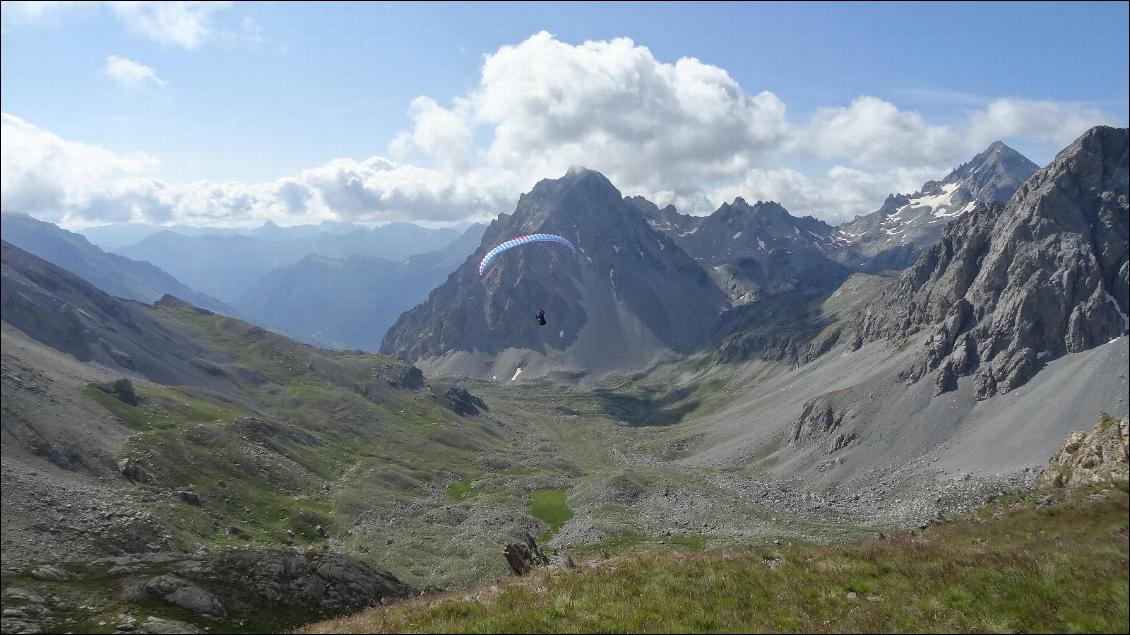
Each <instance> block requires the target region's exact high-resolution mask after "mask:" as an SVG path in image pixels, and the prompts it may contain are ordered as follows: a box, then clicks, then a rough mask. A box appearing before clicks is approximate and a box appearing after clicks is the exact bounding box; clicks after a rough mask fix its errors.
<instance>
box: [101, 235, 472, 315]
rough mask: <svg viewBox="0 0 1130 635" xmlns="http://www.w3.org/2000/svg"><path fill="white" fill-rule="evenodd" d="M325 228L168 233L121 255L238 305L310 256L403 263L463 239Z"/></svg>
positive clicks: (145, 240) (134, 246)
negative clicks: (257, 287) (278, 271)
mask: <svg viewBox="0 0 1130 635" xmlns="http://www.w3.org/2000/svg"><path fill="white" fill-rule="evenodd" d="M320 227H321V226H320V225H307V226H301V227H298V228H282V227H278V226H277V225H274V224H272V223H268V224H266V225H264V226H263V227H261V228H258V229H257V230H256V231H254V232H250V233H234V232H222V233H207V234H200V235H195V236H186V235H184V234H181V233H178V232H176V231H168V230H166V231H160V232H157V233H154V234H151V235H149V236H147V237H146V238H144V239H143V240H141V241H140V242H138V243H137V244H134V245H130V246H128V247H123V248H121V249H120V250H119V253H121V254H123V255H125V256H128V257H130V258H134V259H137V260H145V261H148V262H151V263H153V264H155V265H157V266H158V267H160V268H161V269H164V270H165V271H168V272H169V273H171V274H172V275H174V276H176V277H177V278H178V279H179V280H181V281H183V282H184V283H185V284H187V285H189V286H190V287H192V288H193V289H197V290H199V291H202V292H204V293H208V294H209V295H213V296H215V297H217V298H220V299H221V300H224V301H225V302H229V303H232V304H238V303H239V302H240V301H241V298H242V297H243V296H244V294H246V293H247V292H248V291H250V290H251V288H252V287H253V286H254V285H255V284H256V283H257V282H258V281H259V280H260V279H261V278H262V277H263V276H265V275H267V274H268V273H270V272H271V271H274V270H275V269H278V268H280V267H286V266H289V265H292V264H294V263H296V262H298V261H300V260H302V259H303V258H305V257H306V256H312V255H316V256H326V257H330V258H346V257H350V256H362V257H377V258H383V259H386V260H392V261H400V260H403V259H405V258H407V257H409V256H412V255H414V254H421V253H427V252H431V251H435V250H437V249H441V248H443V247H444V246H446V245H447V244H448V243H450V242H452V241H453V240H455V239H456V238H458V237H459V232H457V231H456V230H454V229H451V228H443V229H428V228H424V227H420V226H418V225H413V224H410V223H390V224H388V225H382V226H380V227H375V228H372V229H367V228H361V229H357V228H354V229H351V230H348V231H339V230H341V229H343V228H341V227H335V229H334V231H319V230H318V229H317V228H320Z"/></svg>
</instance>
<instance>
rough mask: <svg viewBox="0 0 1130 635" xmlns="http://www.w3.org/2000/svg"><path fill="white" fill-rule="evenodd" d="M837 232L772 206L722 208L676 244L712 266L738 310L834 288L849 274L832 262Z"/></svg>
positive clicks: (727, 205) (743, 204)
mask: <svg viewBox="0 0 1130 635" xmlns="http://www.w3.org/2000/svg"><path fill="white" fill-rule="evenodd" d="M834 233H835V230H834V229H833V228H832V227H831V226H830V225H828V224H827V223H825V222H823V221H820V220H817V219H815V218H812V217H811V216H804V217H797V216H793V215H791V214H789V212H788V211H787V210H785V208H784V207H782V206H781V205H780V204H778V203H774V202H762V201H757V203H755V204H753V205H750V204H749V203H747V202H746V201H745V200H744V199H742V198H741V197H738V198H735V199H734V202H733V203H723V204H722V206H721V207H719V208H718V209H717V210H716V211H715V212H714V213H713V214H711V215H710V216H707V217H705V218H702V219H701V220H700V222H699V223H698V226H697V227H696V228H695V229H694V230H692V231H690V232H687V233H685V234H682V235H680V237H679V238H677V239H676V242H678V243H679V245H680V246H682V247H683V249H684V250H686V252H687V253H688V254H690V255H691V256H693V257H694V258H695V259H696V260H698V261H699V262H701V263H702V264H703V265H704V266H706V267H708V268H709V270H710V273H711V276H713V277H714V279H715V281H716V282H717V283H718V285H719V286H720V287H721V288H722V289H723V290H724V291H725V292H726V293H727V295H728V296H729V297H730V301H731V302H732V303H734V304H735V305H742V304H749V303H751V302H756V301H757V300H758V299H760V298H763V297H765V296H768V295H774V294H779V293H790V292H801V293H806V292H811V291H816V290H822V289H834V288H835V287H836V286H838V285H839V284H840V283H841V282H843V281H844V279H846V278H847V276H848V273H849V271H848V269H847V268H846V267H845V266H844V265H842V264H840V263H839V262H837V261H835V260H833V259H832V257H831V256H830V254H831V253H832V252H834V250H835V249H836V245H835V240H834V238H833V235H834Z"/></svg>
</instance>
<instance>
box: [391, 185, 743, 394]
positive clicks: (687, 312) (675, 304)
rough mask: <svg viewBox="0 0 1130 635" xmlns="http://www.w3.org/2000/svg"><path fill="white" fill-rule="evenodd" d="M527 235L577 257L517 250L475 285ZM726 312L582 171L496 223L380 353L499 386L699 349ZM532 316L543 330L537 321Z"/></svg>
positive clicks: (695, 268) (686, 264)
mask: <svg viewBox="0 0 1130 635" xmlns="http://www.w3.org/2000/svg"><path fill="white" fill-rule="evenodd" d="M532 233H550V234H558V235H560V236H563V237H565V238H566V239H568V240H569V241H571V242H572V243H573V244H574V245H575V246H576V249H577V251H576V253H575V254H574V253H573V252H571V251H570V250H568V249H567V248H563V247H561V246H558V245H543V244H535V245H532V246H524V247H520V248H517V249H513V250H510V251H508V252H506V253H504V254H502V255H501V256H500V257H499V258H497V259H496V260H495V261H494V263H492V265H491V266H490V268H489V269H488V270H487V271H486V273H485V275H483V276H482V277H481V278H480V277H479V274H478V264H479V261H480V260H481V259H482V257H483V256H484V255H485V254H486V252H488V251H489V250H490V249H492V248H493V247H494V246H496V245H498V244H500V243H502V242H504V241H506V240H509V239H511V238H514V237H515V236H519V235H524V234H532ZM725 305H726V298H725V297H724V296H723V294H722V293H721V291H720V290H719V289H718V288H717V287H716V286H715V284H714V283H713V282H712V281H711V279H710V277H709V276H708V275H707V274H706V273H705V272H704V271H703V270H702V268H701V267H699V265H698V264H697V263H696V262H695V261H694V260H693V259H692V258H691V257H690V256H688V255H687V254H686V253H684V252H683V250H682V249H681V248H679V246H678V245H676V244H675V242H674V241H672V240H671V239H670V238H669V237H668V236H666V235H665V234H663V233H660V232H657V231H655V230H654V229H652V227H651V226H650V225H649V224H648V222H647V221H646V220H645V219H644V217H643V216H642V215H641V214H640V212H639V210H638V208H637V207H636V206H635V205H633V204H631V203H629V202H627V201H626V200H625V199H624V197H623V196H622V195H621V194H620V192H619V191H618V190H617V189H616V188H615V187H614V186H613V185H612V183H610V182H609V181H608V179H607V178H605V177H604V176H603V175H602V174H600V173H598V172H595V171H592V170H586V169H583V168H580V169H575V170H571V171H570V172H569V173H568V174H566V175H565V176H564V177H562V178H559V179H554V180H543V181H541V182H539V183H538V184H537V185H536V186H535V187H534V188H533V190H531V191H530V192H529V193H528V194H524V195H522V197H521V198H520V199H519V201H518V205H517V207H516V208H515V211H514V213H513V214H510V215H507V214H502V215H500V216H499V217H498V218H497V219H496V220H494V221H493V222H492V223H491V224H490V226H489V227H488V228H487V230H486V233H485V234H484V236H483V240H482V244H481V245H480V247H479V249H478V250H477V251H476V252H475V254H474V255H473V256H472V257H471V258H469V259H468V260H467V261H466V262H465V263H464V264H463V265H462V266H461V267H460V268H459V269H458V270H457V271H456V272H455V273H454V274H452V275H451V276H450V277H449V278H448V279H447V281H446V282H444V283H443V284H442V285H440V286H439V287H437V288H436V289H435V290H434V291H432V293H431V294H430V295H429V296H428V299H427V301H426V302H424V303H423V304H421V305H419V306H417V307H415V308H414V309H412V310H410V311H407V312H406V313H404V314H403V315H402V316H401V317H400V319H399V320H397V322H396V323H395V324H394V325H393V326H392V327H391V328H390V329H389V331H388V333H387V334H386V335H385V339H384V342H383V343H382V345H381V350H382V351H383V352H385V353H390V354H396V355H400V356H403V357H405V358H407V359H411V360H414V361H416V362H417V363H419V364H420V365H421V366H422V367H423V368H424V369H425V370H430V371H434V372H442V373H452V374H458V373H466V374H472V375H478V376H487V377H492V376H494V377H499V378H501V379H510V378H511V377H514V378H517V377H518V374H519V371H521V372H522V373H524V374H525V376H526V377H530V376H538V375H546V374H549V373H589V372H594V371H595V372H599V371H606V370H611V369H623V368H628V367H632V366H639V365H644V364H647V363H649V362H650V361H652V360H653V359H654V358H655V357H656V356H658V355H662V354H663V353H665V352H679V353H687V352H690V351H692V350H694V349H695V348H696V346H698V345H699V344H700V343H701V342H702V340H703V338H704V336H705V334H706V333H707V331H708V329H709V327H710V325H711V324H712V323H713V321H714V319H715V317H716V316H717V315H718V313H719V311H720V310H721V309H722V308H724V307H725ZM539 307H541V308H544V309H545V311H546V316H547V319H548V324H547V325H546V326H545V327H539V325H538V324H537V323H536V322H535V320H534V312H535V311H536V310H537V308H539Z"/></svg>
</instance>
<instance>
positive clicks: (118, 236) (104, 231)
mask: <svg viewBox="0 0 1130 635" xmlns="http://www.w3.org/2000/svg"><path fill="white" fill-rule="evenodd" d="M363 229H367V228H366V227H365V226H364V225H358V224H356V223H348V222H340V221H328V220H327V221H322V222H321V223H318V224H316V225H296V226H292V227H280V226H278V225H276V224H275V223H273V222H271V221H269V220H268V221H267V222H265V223H263V224H262V225H261V226H259V227H252V228H237V227H196V226H193V225H170V226H167V227H166V226H162V225H149V224H146V223H111V224H109V225H98V226H96V227H87V228H86V229H83V230H80V231H79V232H78V233H80V234H82V235H83V236H86V238H87V239H88V240H90V242H92V243H94V244H95V245H98V246H99V247H101V248H103V249H109V250H111V251H116V250H119V249H122V248H125V247H129V246H130V245H134V244H137V243H139V242H141V241H142V240H145V239H146V238H148V237H149V236H152V235H153V234H156V233H157V232H163V231H171V232H175V233H177V234H182V235H184V236H207V235H215V236H251V237H252V238H261V239H264V240H288V239H308V238H312V237H315V236H318V235H320V234H345V233H348V232H351V231H356V230H363Z"/></svg>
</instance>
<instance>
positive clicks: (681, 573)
mask: <svg viewBox="0 0 1130 635" xmlns="http://www.w3.org/2000/svg"><path fill="white" fill-rule="evenodd" d="M1056 496H1059V497H1060V500H1058V501H1057V502H1056V504H1053V505H1051V506H1047V507H1044V508H1040V507H1038V506H1037V505H1035V503H1034V501H1035V500H1036V499H1037V498H1038V497H1037V496H1028V497H1027V498H1025V499H1020V500H1016V499H1012V500H1007V501H1002V502H998V503H996V504H994V505H992V506H989V507H986V508H984V509H982V510H980V511H978V512H977V513H975V514H972V515H970V516H968V517H965V518H962V519H959V520H958V521H955V522H953V523H949V524H946V525H936V526H933V527H931V528H929V529H927V530H925V531H910V532H906V533H903V534H900V535H897V536H894V537H892V538H887V539H874V540H867V541H862V542H856V543H851V544H842V545H824V546H818V545H798V546H790V547H752V548H743V549H729V550H717V549H716V550H711V551H706V552H702V553H678V552H654V551H652V552H639V553H630V554H627V555H624V556H621V557H617V558H613V559H610V560H605V561H599V560H598V561H589V562H587V563H585V564H583V566H582V570H581V571H580V572H577V573H564V572H560V571H552V572H551V571H541V572H539V573H537V574H535V575H533V576H529V577H526V578H521V579H519V578H510V579H507V580H505V581H503V582H500V583H499V584H498V585H497V586H496V587H491V588H490V589H488V590H481V591H477V592H470V593H452V594H445V595H439V596H433V597H429V598H422V599H418V600H413V601H409V602H405V603H401V604H397V605H393V606H390V607H383V608H377V609H372V610H369V611H366V612H364V613H360V614H357V615H354V616H351V617H346V618H340V619H337V620H332V621H328V622H322V623H318V624H313V625H311V626H309V627H307V629H306V630H305V631H304V632H311V633H315V632H329V633H350V632H353V633H358V632H594V631H597V632H625V631H652V632H656V631H662V632H702V631H789V632H853V631H854V632H875V631H887V632H921V631H940V632H970V631H984V632H1018V631H1019V632H1030V631H1055V632H1123V633H1125V632H1127V630H1128V628H1130V623H1128V622H1130V618H1128V617H1127V605H1128V585H1127V575H1128V566H1127V555H1128V547H1127V525H1128V523H1127V518H1128V512H1130V506H1128V496H1127V489H1126V486H1125V485H1122V486H1120V487H1119V488H1117V489H1114V490H1110V491H1108V492H1107V493H1106V494H1105V495H1096V496H1095V497H1094V498H1093V499H1091V498H1088V497H1086V496H1085V495H1084V494H1081V493H1076V494H1075V495H1074V496H1073V497H1072V498H1071V499H1070V500H1064V499H1063V493H1062V492H1061V493H1057V494H1056Z"/></svg>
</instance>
